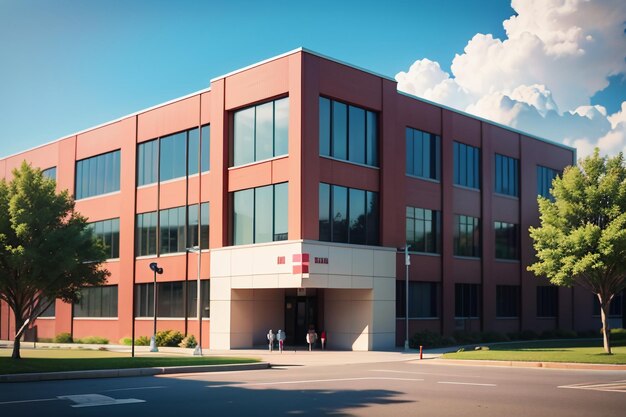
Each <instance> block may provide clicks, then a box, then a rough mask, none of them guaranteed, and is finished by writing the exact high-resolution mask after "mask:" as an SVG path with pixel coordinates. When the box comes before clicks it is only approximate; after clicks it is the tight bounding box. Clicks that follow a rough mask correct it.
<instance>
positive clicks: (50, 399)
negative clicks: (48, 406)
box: [0, 398, 58, 405]
mask: <svg viewBox="0 0 626 417" xmlns="http://www.w3.org/2000/svg"><path fill="white" fill-rule="evenodd" d="M57 400H58V398H40V399H37V400H18V401H4V402H1V403H0V405H5V404H20V403H37V402H40V401H57Z"/></svg>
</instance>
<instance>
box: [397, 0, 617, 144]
mask: <svg viewBox="0 0 626 417" xmlns="http://www.w3.org/2000/svg"><path fill="white" fill-rule="evenodd" d="M511 6H512V7H513V9H514V10H515V11H516V13H517V15H516V16H512V17H510V18H509V19H507V20H505V21H504V22H503V26H504V29H505V32H506V39H504V40H501V39H497V38H494V37H493V36H492V35H490V34H476V35H475V36H474V37H473V38H472V39H471V40H470V41H469V42H468V43H467V45H466V47H465V49H464V51H463V53H462V54H457V55H456V56H455V58H454V59H453V61H452V64H451V67H450V68H451V72H452V74H449V73H447V72H445V71H443V70H442V69H441V66H440V65H439V63H437V62H433V61H431V60H428V59H425V58H424V59H420V60H417V61H415V63H414V64H413V65H411V67H410V68H409V70H408V71H406V72H400V73H398V74H397V76H396V80H397V81H398V89H400V90H402V91H405V92H408V93H410V94H414V95H416V96H419V97H423V98H426V99H428V100H432V101H435V102H438V103H442V104H445V105H447V106H450V107H453V108H457V109H459V110H463V111H466V112H468V113H472V114H476V115H478V116H481V117H484V118H486V119H490V120H494V121H496V122H499V123H502V124H506V125H509V126H511V127H515V128H517V129H520V130H524V131H527V132H529V133H531V134H535V135H538V136H542V137H546V138H548V139H552V140H556V141H559V142H562V143H565V144H568V145H571V146H576V147H577V148H579V155H581V156H584V155H587V154H589V153H591V152H592V150H593V148H594V147H595V146H599V147H600V149H601V152H603V153H615V152H618V151H626V135H625V133H624V131H625V129H626V121H625V120H624V119H626V115H625V114H626V111H625V108H626V107H625V106H626V101H625V102H624V103H623V104H622V109H621V110H620V111H618V112H616V113H615V114H613V115H608V114H607V112H606V110H605V109H604V107H602V106H591V105H590V102H591V97H593V95H594V94H595V93H597V92H598V91H601V90H603V89H604V88H606V87H607V86H608V84H609V81H608V78H609V77H611V76H613V75H617V74H626V60H625V58H626V35H625V34H624V22H626V2H625V1H624V0H597V1H590V0H513V1H512V3H511Z"/></svg>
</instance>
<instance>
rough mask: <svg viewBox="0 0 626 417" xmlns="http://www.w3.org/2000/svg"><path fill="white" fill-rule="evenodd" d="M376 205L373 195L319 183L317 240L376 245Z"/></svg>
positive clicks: (363, 191)
mask: <svg viewBox="0 0 626 417" xmlns="http://www.w3.org/2000/svg"><path fill="white" fill-rule="evenodd" d="M378 204H379V203H378V193H376V192H372V191H365V190H359V189H356V188H347V187H341V186H339V185H329V184H324V183H320V188H319V236H320V240H323V241H329V242H343V243H355V244H363V245H377V244H378V224H379V223H378V222H379V211H378Z"/></svg>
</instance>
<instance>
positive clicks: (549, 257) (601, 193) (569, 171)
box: [528, 149, 626, 354]
mask: <svg viewBox="0 0 626 417" xmlns="http://www.w3.org/2000/svg"><path fill="white" fill-rule="evenodd" d="M551 192H552V195H553V196H554V201H550V200H549V199H546V198H543V197H539V212H540V214H541V225H540V227H536V228H535V227H531V228H530V236H531V238H532V239H533V241H534V247H535V250H536V252H537V262H535V263H534V264H533V265H531V266H529V267H528V270H529V271H532V272H534V273H535V275H537V276H545V277H548V279H549V280H550V282H551V283H552V284H554V285H559V286H571V285H574V284H578V285H580V286H582V287H584V288H587V289H589V290H590V291H591V292H593V293H594V294H595V295H596V296H597V297H598V301H599V303H600V312H601V317H602V333H603V335H604V350H605V351H606V353H609V354H610V353H611V341H610V337H609V336H610V332H609V326H608V314H609V307H610V305H611V300H612V299H613V297H614V296H615V295H616V294H619V293H620V292H621V291H623V290H624V288H625V287H626V167H625V166H624V156H623V154H622V153H619V154H618V155H617V156H614V157H611V158H608V157H600V155H599V151H598V149H596V150H595V152H594V154H593V155H591V156H588V157H586V158H584V159H582V160H581V161H579V163H578V165H577V166H572V167H567V168H566V169H565V171H564V172H563V175H562V177H557V178H555V179H554V181H553V182H552V190H551Z"/></svg>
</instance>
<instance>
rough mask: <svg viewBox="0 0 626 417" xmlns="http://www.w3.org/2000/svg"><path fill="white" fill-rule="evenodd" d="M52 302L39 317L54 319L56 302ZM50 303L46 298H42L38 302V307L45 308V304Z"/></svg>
mask: <svg viewBox="0 0 626 417" xmlns="http://www.w3.org/2000/svg"><path fill="white" fill-rule="evenodd" d="M55 301H56V300H55ZM55 301H53V302H52V303H51V304H50V305H48V307H47V308H46V309H45V310H44V311H43V312H42V313H41V314H40V315H39V317H54V316H55V314H56V307H55V305H56V302H55ZM49 302H50V299H48V298H43V299H42V300H41V301H40V302H39V305H40V306H45V305H46V304H48V303H49Z"/></svg>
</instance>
